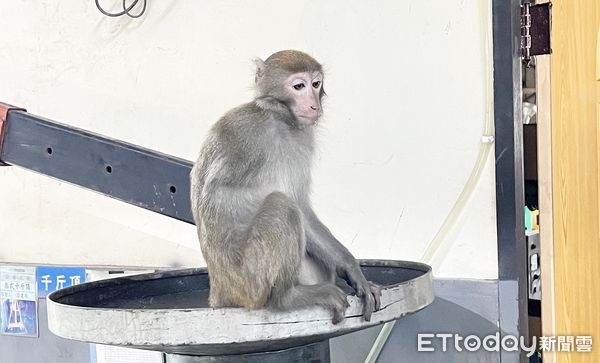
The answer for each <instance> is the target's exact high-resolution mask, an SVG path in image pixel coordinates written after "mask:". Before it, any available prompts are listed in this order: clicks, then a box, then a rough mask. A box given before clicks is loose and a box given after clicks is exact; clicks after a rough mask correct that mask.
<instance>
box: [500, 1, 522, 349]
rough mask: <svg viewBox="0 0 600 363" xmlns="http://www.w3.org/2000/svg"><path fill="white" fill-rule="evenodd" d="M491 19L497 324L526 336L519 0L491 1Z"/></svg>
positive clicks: (505, 329) (506, 330)
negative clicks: (497, 297)
mask: <svg viewBox="0 0 600 363" xmlns="http://www.w3.org/2000/svg"><path fill="white" fill-rule="evenodd" d="M492 18H493V38H494V40H493V42H494V119H495V140H496V145H495V146H496V221H497V222H496V223H497V229H498V278H499V290H498V295H499V302H498V303H499V307H500V328H501V330H502V331H503V332H505V333H507V334H518V335H521V336H523V337H524V339H527V337H528V323H527V301H528V293H527V244H526V242H525V226H524V212H523V208H524V206H525V201H524V180H523V121H522V117H523V116H522V113H523V111H522V103H523V98H522V74H521V73H522V68H521V67H522V60H521V48H520V36H521V28H520V21H521V2H520V0H493V2H492ZM501 354H502V356H503V357H504V356H505V355H506V354H507V353H506V352H502V353H501ZM508 359H510V358H508ZM520 360H521V361H526V357H525V355H524V354H523V353H521V354H520Z"/></svg>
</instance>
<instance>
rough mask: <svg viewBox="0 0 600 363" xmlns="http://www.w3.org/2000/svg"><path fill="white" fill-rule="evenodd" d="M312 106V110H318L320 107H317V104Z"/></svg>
mask: <svg viewBox="0 0 600 363" xmlns="http://www.w3.org/2000/svg"><path fill="white" fill-rule="evenodd" d="M310 108H311V109H312V110H314V111H317V110H318V109H319V108H318V107H316V106H310Z"/></svg>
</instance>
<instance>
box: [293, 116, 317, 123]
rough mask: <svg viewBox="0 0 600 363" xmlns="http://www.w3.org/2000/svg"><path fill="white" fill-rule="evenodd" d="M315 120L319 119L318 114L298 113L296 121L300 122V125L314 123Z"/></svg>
mask: <svg viewBox="0 0 600 363" xmlns="http://www.w3.org/2000/svg"><path fill="white" fill-rule="evenodd" d="M317 121H319V116H304V115H298V122H300V123H301V124H302V125H309V126H312V125H316V124H317Z"/></svg>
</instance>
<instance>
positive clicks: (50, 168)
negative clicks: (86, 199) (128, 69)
mask: <svg viewBox="0 0 600 363" xmlns="http://www.w3.org/2000/svg"><path fill="white" fill-rule="evenodd" d="M0 110H1V111H2V115H6V116H5V117H3V118H2V119H1V120H2V133H1V135H2V139H3V147H2V149H0V160H2V161H4V162H5V163H7V164H10V165H14V166H20V167H23V168H26V169H29V170H33V171H36V172H38V173H41V174H44V175H47V176H50V177H53V178H56V179H59V180H63V181H66V182H69V183H72V184H75V185H79V186H81V187H84V188H88V189H91V190H94V191H96V192H100V193H102V194H104V195H107V196H109V197H112V198H115V199H118V200H121V201H124V202H127V203H130V204H133V205H136V206H138V207H142V208H145V209H148V210H151V211H154V212H157V213H160V214H162V215H165V216H169V217H172V218H175V219H178V220H181V221H185V222H188V223H194V221H193V218H192V212H191V207H190V197H189V196H190V181H189V175H190V171H191V169H192V163H191V162H190V161H187V160H183V159H179V158H176V157H173V156H170V155H165V154H163V153H160V152H157V151H153V150H149V149H146V148H143V147H140V146H137V145H132V144H129V143H126V142H123V141H119V140H114V139H111V138H108V137H105V136H101V135H98V134H94V133H91V132H89V131H85V130H81V129H77V128H74V127H70V126H67V125H63V124H60V123H57V122H53V121H50V120H47V119H45V118H43V117H39V116H35V115H32V114H30V113H28V112H25V111H24V110H22V109H16V108H11V107H10V106H8V107H7V106H3V108H0ZM8 111H10V112H8Z"/></svg>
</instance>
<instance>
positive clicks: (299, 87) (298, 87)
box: [294, 83, 304, 91]
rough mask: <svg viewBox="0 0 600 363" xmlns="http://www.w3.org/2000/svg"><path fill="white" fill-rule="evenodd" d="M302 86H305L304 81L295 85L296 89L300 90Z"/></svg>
mask: <svg viewBox="0 0 600 363" xmlns="http://www.w3.org/2000/svg"><path fill="white" fill-rule="evenodd" d="M302 88H304V83H298V84H295V85H294V89H295V90H296V91H300V90H301V89H302Z"/></svg>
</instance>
